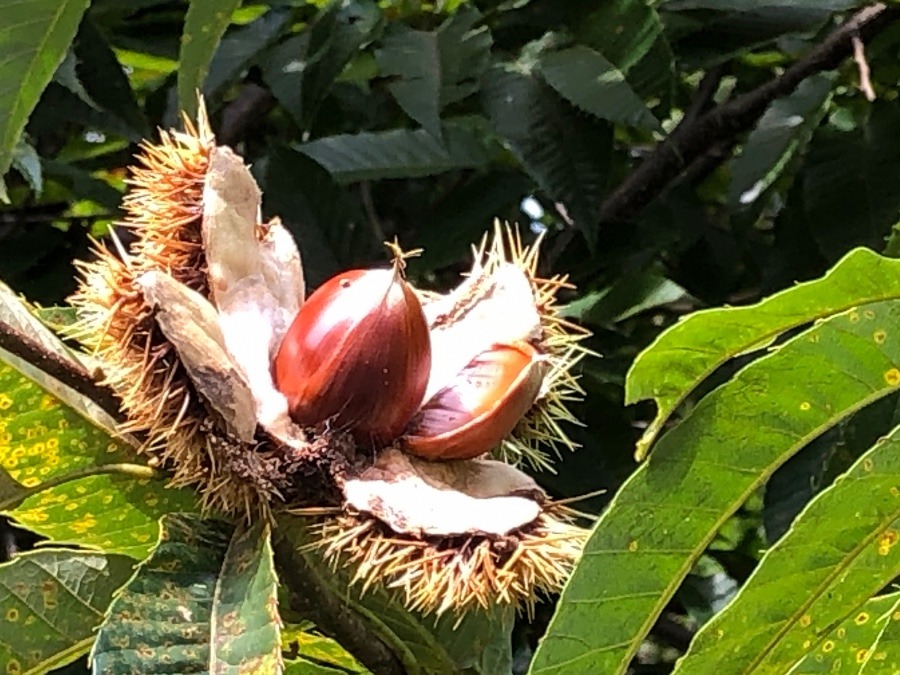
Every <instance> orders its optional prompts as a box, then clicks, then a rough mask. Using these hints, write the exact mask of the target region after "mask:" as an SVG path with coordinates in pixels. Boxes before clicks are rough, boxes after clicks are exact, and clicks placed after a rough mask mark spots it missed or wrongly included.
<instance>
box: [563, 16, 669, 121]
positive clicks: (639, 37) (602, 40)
mask: <svg viewBox="0 0 900 675" xmlns="http://www.w3.org/2000/svg"><path fill="white" fill-rule="evenodd" d="M573 29H574V32H575V37H576V40H577V41H578V43H579V44H583V45H585V46H587V47H589V48H591V49H594V50H596V51H597V52H599V53H601V54H602V55H603V57H604V58H606V59H608V60H609V61H610V63H612V64H613V65H614V66H615V67H616V68H617V69H618V70H619V71H620V72H622V73H623V74H624V76H625V79H626V81H627V82H628V84H629V86H630V87H631V88H632V89H633V90H634V91H635V92H637V94H638V95H639V96H640V97H641V98H643V99H655V100H656V101H657V102H658V104H659V110H658V113H657V117H659V118H662V117H664V116H665V115H666V114H668V109H669V103H670V100H671V98H672V94H673V91H674V86H675V55H674V54H673V53H672V49H671V47H670V46H669V43H668V41H667V39H666V36H665V33H664V32H663V24H662V21H660V18H659V15H658V14H657V13H656V9H655V8H654V7H652V6H651V3H647V2H646V1H645V0H617V1H616V2H605V3H598V7H597V9H596V10H595V11H593V12H591V13H590V14H589V15H588V16H587V17H585V19H584V20H583V21H580V22H579V23H578V24H577V25H576V26H573Z"/></svg>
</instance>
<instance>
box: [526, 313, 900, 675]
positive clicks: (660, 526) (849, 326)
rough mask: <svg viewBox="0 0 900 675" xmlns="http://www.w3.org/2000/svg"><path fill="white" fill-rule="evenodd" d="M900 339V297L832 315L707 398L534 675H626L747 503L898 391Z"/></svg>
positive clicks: (581, 576)
mask: <svg viewBox="0 0 900 675" xmlns="http://www.w3.org/2000/svg"><path fill="white" fill-rule="evenodd" d="M718 325H719V330H720V331H721V330H722V326H723V325H727V324H723V323H720V324H718ZM898 331H900V305H898V303H896V302H895V301H892V300H891V301H886V302H881V303H874V304H869V305H866V306H865V308H863V309H860V310H859V311H850V312H847V313H844V314H840V315H836V316H833V317H830V318H828V319H825V320H823V321H821V322H819V323H818V324H817V325H815V326H814V327H812V328H810V329H809V330H807V331H806V332H804V333H801V334H799V335H797V336H796V337H794V338H793V339H791V340H789V341H788V342H786V343H784V344H783V345H782V346H780V347H779V348H778V350H776V351H773V352H771V353H770V354H768V355H766V356H765V357H763V358H760V359H758V360H757V361H754V362H752V363H751V364H750V365H748V366H747V367H745V368H744V369H743V370H741V371H740V372H739V373H738V374H737V375H736V376H735V377H734V378H733V379H732V380H731V381H729V382H728V383H727V384H725V385H722V386H721V387H719V388H718V389H716V390H714V391H713V392H712V393H711V394H709V395H707V396H706V397H704V398H703V399H702V400H701V401H700V402H699V403H698V404H697V406H696V408H694V410H693V412H692V413H691V414H690V416H688V417H687V418H686V419H685V420H683V421H682V422H681V423H680V424H679V425H677V426H676V427H674V428H673V429H672V430H671V431H669V432H668V433H666V435H665V436H663V438H662V439H661V440H660V442H659V443H658V444H657V447H656V449H655V451H654V453H653V455H651V457H650V459H649V461H648V462H646V463H644V464H643V465H642V466H641V468H639V469H638V470H637V471H636V472H635V473H634V474H632V476H631V477H630V478H629V479H628V480H627V481H626V482H625V484H624V485H623V486H622V488H621V489H620V490H619V492H618V493H617V494H616V495H615V497H614V498H613V500H612V502H611V503H610V504H609V506H608V507H607V509H606V511H605V513H604V514H603V516H601V518H600V520H599V521H598V522H597V524H596V526H595V527H594V530H593V533H592V534H591V537H590V539H589V541H588V543H587V545H586V547H585V551H584V557H583V559H582V561H581V562H580V563H579V565H578V567H577V568H576V570H575V572H574V574H573V575H572V577H571V579H570V580H569V582H568V584H567V585H566V588H565V590H564V591H563V594H562V597H561V598H560V602H559V605H558V607H557V611H556V615H555V616H554V618H553V620H552V621H551V624H550V628H549V630H548V632H547V635H546V636H545V637H544V640H543V642H542V643H541V645H540V647H539V648H538V651H537V653H536V655H535V659H534V662H533V664H532V668H531V671H530V672H531V673H532V675H537V674H538V673H540V674H542V675H544V674H547V673H566V672H597V673H609V674H610V675H613V674H614V673H624V672H625V670H626V668H627V667H628V664H629V662H630V661H631V659H632V657H633V656H634V654H635V653H636V652H637V649H638V647H639V646H640V644H641V642H642V641H643V639H644V638H645V637H646V635H647V633H648V631H649V630H650V628H651V626H652V625H653V622H654V621H655V619H656V617H658V616H659V614H660V612H662V610H663V608H664V607H665V605H666V603H667V602H668V601H669V600H670V599H671V597H672V595H673V594H674V593H675V591H676V589H677V588H678V585H679V584H680V583H681V581H682V580H683V579H684V577H685V576H686V575H687V574H688V573H689V572H690V570H691V568H692V566H693V564H694V563H695V562H696V561H697V560H698V559H699V558H700V556H701V555H702V553H703V551H704V550H705V549H706V547H707V546H708V545H709V544H710V542H712V540H713V539H714V537H715V535H716V533H717V532H718V531H719V529H720V528H721V526H722V525H723V524H724V523H725V522H727V520H728V519H729V518H730V517H731V516H732V515H733V514H734V513H735V512H736V511H737V510H738V508H740V506H741V505H742V504H743V503H744V502H745V501H746V500H747V498H748V497H750V496H751V495H753V494H754V493H755V492H756V491H757V490H758V489H759V488H760V486H761V485H763V484H764V482H765V481H766V480H767V479H768V478H769V476H771V475H772V473H773V472H774V471H775V470H776V469H777V468H778V467H779V466H781V465H782V464H783V463H784V462H785V461H786V460H787V459H788V458H790V457H791V456H792V455H794V454H795V453H796V452H797V451H799V450H800V448H802V447H805V446H806V445H807V444H808V443H809V442H810V441H811V440H812V439H814V438H816V437H818V436H819V435H820V434H822V433H823V432H824V431H826V430H827V429H829V428H831V427H833V426H834V425H835V424H838V423H840V422H841V420H843V419H845V418H847V417H848V416H850V415H852V414H854V413H855V412H856V411H857V410H859V409H860V408H862V407H864V406H865V405H868V404H869V403H873V402H875V401H877V400H879V399H880V398H884V397H886V396H888V395H890V394H893V393H894V392H896V391H897V390H898V386H900V368H898V366H900V340H889V339H882V335H884V336H892V335H895V334H897V332H898ZM703 344H704V343H703V342H702V341H699V340H698V341H691V342H688V343H687V344H686V348H688V349H698V348H699V347H698V345H703ZM650 349H651V350H652V349H653V348H652V347H651V348H650ZM656 374H657V382H664V381H665V379H666V378H667V377H668V373H667V372H666V371H665V369H660V370H658V371H657V373H656Z"/></svg>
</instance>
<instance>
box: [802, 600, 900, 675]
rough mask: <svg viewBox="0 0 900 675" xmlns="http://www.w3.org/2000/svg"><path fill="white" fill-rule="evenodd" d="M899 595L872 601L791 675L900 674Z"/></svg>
mask: <svg viewBox="0 0 900 675" xmlns="http://www.w3.org/2000/svg"><path fill="white" fill-rule="evenodd" d="M898 631H900V593H891V594H890V595H882V596H879V597H877V598H872V599H871V600H869V601H868V602H867V603H866V604H865V605H863V606H862V607H861V608H860V609H859V610H858V611H856V612H854V613H853V614H852V615H851V616H850V617H848V618H847V619H846V620H845V621H843V622H842V623H841V624H840V625H839V626H837V627H836V628H835V629H834V630H832V631H831V632H830V633H829V634H828V635H826V636H825V639H824V640H822V641H821V642H819V644H818V645H817V646H816V648H815V649H814V650H812V651H811V652H810V653H809V654H807V655H806V657H804V658H803V660H802V661H800V662H799V663H798V664H797V665H796V666H795V667H794V669H793V670H791V675H814V674H818V673H823V674H824V673H831V674H832V675H861V674H863V673H873V675H874V673H896V672H898V671H900V651H898V649H897V648H898V647H900V644H897V643H896V642H894V641H893V640H892V639H891V637H892V636H893V635H896V634H897V633H898Z"/></svg>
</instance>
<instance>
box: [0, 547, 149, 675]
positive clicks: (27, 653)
mask: <svg viewBox="0 0 900 675" xmlns="http://www.w3.org/2000/svg"><path fill="white" fill-rule="evenodd" d="M133 564H134V561H133V560H131V559H130V558H126V557H123V556H104V555H100V554H97V553H85V552H81V551H66V550H57V549H43V550H39V551H29V552H28V553H22V554H20V555H17V556H16V557H15V558H13V559H12V560H11V561H9V562H7V563H4V564H3V565H0V616H2V617H3V620H2V621H0V668H2V669H3V671H4V672H6V673H46V672H48V671H50V670H53V669H54V668H59V667H61V666H63V665H65V664H67V663H70V662H72V661H74V660H75V659H77V658H79V657H80V656H82V655H84V654H86V653H87V652H88V650H89V649H90V648H91V642H92V641H93V638H94V632H95V631H96V628H97V626H98V625H99V624H100V622H101V621H102V620H103V613H104V612H105V611H106V608H107V606H108V605H109V603H110V601H111V600H112V597H113V594H114V593H115V591H116V590H117V589H118V588H119V587H120V586H122V584H124V583H125V582H126V581H127V580H128V577H129V576H131V573H132V569H133Z"/></svg>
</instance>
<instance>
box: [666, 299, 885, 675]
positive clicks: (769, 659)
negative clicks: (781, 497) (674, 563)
mask: <svg viewBox="0 0 900 675" xmlns="http://www.w3.org/2000/svg"><path fill="white" fill-rule="evenodd" d="M882 307H883V306H882ZM898 316H900V314H898ZM860 321H862V319H860ZM869 325H873V324H872V323H871V322H869ZM886 327H887V326H886ZM898 372H900V371H898ZM898 486H900V427H897V428H895V429H894V431H893V432H891V433H890V435H888V436H887V437H886V438H884V439H882V440H880V441H879V442H878V443H876V444H875V445H874V446H873V447H872V448H871V449H870V450H869V451H868V452H866V453H865V454H864V455H863V456H862V457H860V459H859V460H858V461H857V462H856V463H855V464H854V465H853V466H852V467H851V469H850V470H849V471H848V472H847V473H846V474H845V475H844V476H842V477H841V478H839V479H838V481H837V482H836V483H835V484H834V485H833V486H832V487H830V488H829V489H827V490H825V491H824V492H822V493H821V494H820V495H819V496H818V497H816V498H815V499H814V500H813V501H812V502H811V503H810V504H809V506H808V507H807V508H806V510H805V511H803V513H802V514H801V515H800V516H799V517H798V518H797V520H796V521H795V522H794V524H793V526H792V527H791V529H790V530H789V531H788V533H787V534H786V535H785V536H784V537H783V538H782V539H781V540H780V541H779V542H778V543H777V544H775V546H773V547H772V548H771V549H769V550H768V551H767V552H766V554H765V555H764V556H763V558H762V560H761V561H760V564H759V566H758V567H757V568H756V570H755V572H754V573H753V575H752V576H751V577H750V579H749V580H748V581H747V583H746V585H745V586H744V587H743V588H742V589H741V591H740V592H739V593H738V595H737V597H736V598H735V599H734V600H733V601H732V603H731V604H730V605H729V606H728V607H727V608H725V610H724V611H722V612H721V613H720V614H718V615H717V616H716V617H715V618H714V619H713V620H712V621H710V622H709V623H708V624H706V625H705V626H704V627H703V629H702V630H701V631H700V632H699V633H698V634H697V637H696V638H695V639H694V641H693V643H692V644H691V648H690V650H689V652H688V654H687V656H686V657H685V658H684V659H682V660H681V662H680V663H679V668H678V669H677V671H680V672H682V673H691V674H693V673H697V674H698V675H699V674H701V673H718V672H721V670H720V668H721V664H722V663H723V662H725V661H726V660H727V663H728V667H729V671H730V672H734V673H751V672H763V673H768V672H771V673H778V672H784V673H786V672H789V671H790V670H791V666H792V665H793V664H794V663H795V662H796V661H798V660H800V659H802V658H803V656H805V655H806V654H808V653H811V652H812V651H813V650H815V649H816V648H817V647H818V645H819V644H820V641H821V640H822V639H823V638H824V637H825V636H826V635H827V633H828V630H829V628H830V627H831V626H834V625H837V624H839V623H840V622H842V621H843V620H844V619H846V618H847V617H848V616H850V615H852V614H854V613H855V612H856V610H857V608H858V607H860V606H861V605H863V604H864V603H865V601H866V600H867V599H868V598H870V597H871V596H872V595H874V594H875V593H877V592H878V591H880V590H881V589H882V588H884V587H885V586H886V585H888V584H889V583H890V582H891V580H892V579H894V578H895V577H896V576H898V575H900V546H897V545H895V544H897V542H898V539H900V487H898ZM848 514H852V517H851V518H848V517H847V515H848Z"/></svg>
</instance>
